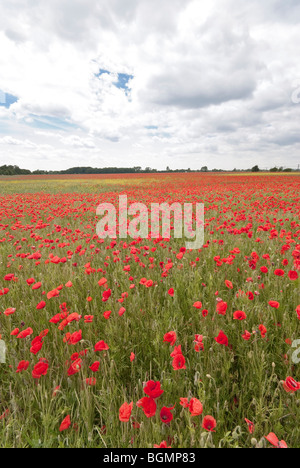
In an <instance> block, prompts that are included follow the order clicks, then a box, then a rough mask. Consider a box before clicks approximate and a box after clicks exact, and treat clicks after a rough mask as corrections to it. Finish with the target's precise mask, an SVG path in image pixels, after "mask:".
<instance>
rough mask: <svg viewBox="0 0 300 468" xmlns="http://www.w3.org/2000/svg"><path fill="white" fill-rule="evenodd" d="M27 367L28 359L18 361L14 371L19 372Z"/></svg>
mask: <svg viewBox="0 0 300 468" xmlns="http://www.w3.org/2000/svg"><path fill="white" fill-rule="evenodd" d="M28 367H29V361H20V362H19V364H18V368H17V370H16V373H17V374H19V373H20V372H23V371H26V370H27V369H28Z"/></svg>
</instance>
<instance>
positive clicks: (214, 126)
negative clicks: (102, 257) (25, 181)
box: [0, 0, 300, 169]
mask: <svg viewBox="0 0 300 468" xmlns="http://www.w3.org/2000/svg"><path fill="white" fill-rule="evenodd" d="M299 23H300V7H299V2H298V1H296V0H285V1H283V0H266V1H264V2H261V1H258V0H253V1H251V2H249V1H246V0H224V1H223V2H220V1H216V0H212V1H211V2H209V3H207V2H206V3H203V2H200V1H199V0H152V1H151V2H149V0H131V1H130V2H124V0H102V1H101V2H99V1H96V0H60V1H58V0H52V1H51V2H49V1H46V0H39V1H36V0H34V1H33V0H15V1H14V2H11V1H9V0H2V2H1V17H0V50H1V53H0V69H1V73H0V90H3V91H5V92H6V93H10V94H12V95H14V96H17V97H18V98H19V100H18V102H16V103H14V104H12V105H11V106H10V108H9V109H5V108H3V107H0V162H3V164H4V163H5V162H6V161H7V156H9V159H10V161H11V162H12V163H14V164H18V165H20V166H21V167H27V168H30V169H37V168H43V169H62V168H63V169H66V168H68V167H70V166H77V165H93V166H112V165H120V166H133V165H142V166H144V167H145V166H152V167H157V168H165V167H166V166H167V165H168V166H170V167H173V168H181V167H191V168H199V167H201V166H203V165H205V164H207V165H209V167H212V166H214V167H223V168H232V167H238V168H242V167H249V166H251V165H253V164H252V163H259V164H260V165H262V166H263V167H268V166H273V165H274V162H275V161H276V162H278V164H280V165H290V166H297V164H298V163H299V161H298V159H297V158H298V155H299V150H300V139H299V137H298V134H299V129H298V125H297V122H299V117H300V104H296V103H293V102H292V94H293V92H294V93H295V86H294V84H295V83H297V80H298V79H300V65H299V60H298V50H299V40H300V28H299ZM100 69H102V70H107V71H109V72H110V74H108V73H103V74H102V75H101V76H97V74H98V73H99V70H100ZM120 73H124V74H128V75H132V76H133V79H131V80H130V81H129V82H128V87H129V88H130V89H129V88H128V89H127V90H126V92H125V89H123V88H122V87H118V86H117V85H116V84H117V83H118V82H119V83H120V79H119V74H120ZM299 94H300V93H299Z"/></svg>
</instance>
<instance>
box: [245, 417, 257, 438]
mask: <svg viewBox="0 0 300 468" xmlns="http://www.w3.org/2000/svg"><path fill="white" fill-rule="evenodd" d="M245 421H246V423H247V426H248V429H249V432H250V434H253V433H254V431H255V426H254V423H253V422H252V421H249V419H245Z"/></svg>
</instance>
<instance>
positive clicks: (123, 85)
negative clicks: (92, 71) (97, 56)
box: [95, 68, 134, 95]
mask: <svg viewBox="0 0 300 468" xmlns="http://www.w3.org/2000/svg"><path fill="white" fill-rule="evenodd" d="M105 74H107V75H115V74H114V73H111V72H110V71H108V70H105V69H104V68H100V70H99V72H98V73H97V74H96V75H95V76H96V77H97V78H100V76H102V75H105ZM116 75H117V81H114V82H113V85H114V86H115V87H116V88H118V89H123V90H124V91H125V94H126V95H127V94H128V92H129V90H130V89H131V88H130V87H129V86H128V83H129V81H130V80H132V79H133V78H134V76H133V75H128V74H127V73H117V74H116Z"/></svg>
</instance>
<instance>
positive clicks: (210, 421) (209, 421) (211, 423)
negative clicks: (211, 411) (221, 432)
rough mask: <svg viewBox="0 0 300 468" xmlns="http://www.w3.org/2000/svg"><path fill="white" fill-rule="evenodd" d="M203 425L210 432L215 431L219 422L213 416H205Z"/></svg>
mask: <svg viewBox="0 0 300 468" xmlns="http://www.w3.org/2000/svg"><path fill="white" fill-rule="evenodd" d="M202 427H203V429H205V430H206V431H208V432H215V430H214V429H215V428H216V427H217V422H216V420H215V419H214V418H213V417H212V416H205V418H204V419H203V423H202Z"/></svg>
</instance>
